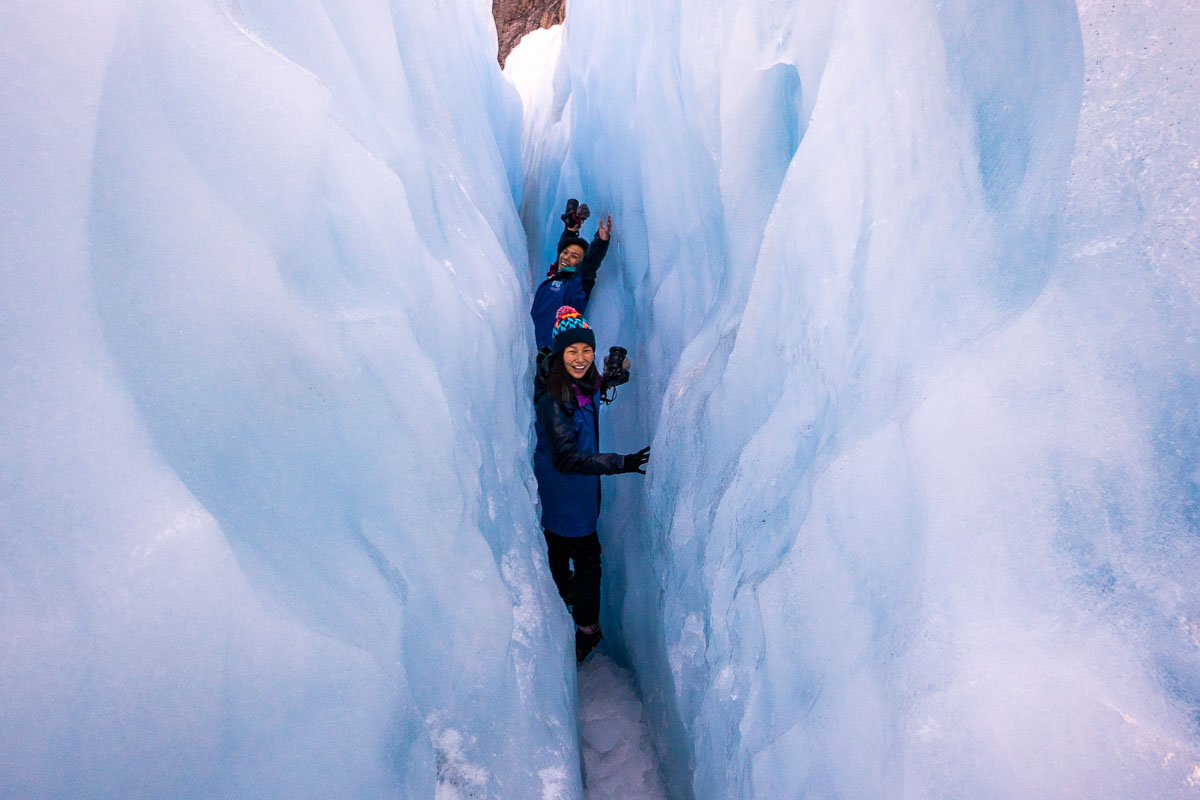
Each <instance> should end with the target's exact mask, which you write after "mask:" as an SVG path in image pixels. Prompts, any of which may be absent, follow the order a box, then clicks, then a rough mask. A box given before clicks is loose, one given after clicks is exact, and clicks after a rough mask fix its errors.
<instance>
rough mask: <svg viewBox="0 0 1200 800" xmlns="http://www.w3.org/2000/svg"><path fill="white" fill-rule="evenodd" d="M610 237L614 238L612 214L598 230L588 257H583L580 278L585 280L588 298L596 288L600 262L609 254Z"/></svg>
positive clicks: (584, 289)
mask: <svg viewBox="0 0 1200 800" xmlns="http://www.w3.org/2000/svg"><path fill="white" fill-rule="evenodd" d="M610 236H612V214H609V215H608V217H606V218H605V220H604V221H603V222H601V223H600V225H599V227H598V228H597V229H596V237H595V238H594V239H592V243H591V245H589V246H588V251H587V255H585V256H584V257H583V263H581V264H580V265H579V277H580V278H582V279H583V293H584V295H585V296H586V297H588V298H591V296H592V289H593V288H594V287H595V286H596V273H597V272H598V271H599V269H600V262H601V261H603V260H604V256H605V255H607V253H608V240H609V237H610Z"/></svg>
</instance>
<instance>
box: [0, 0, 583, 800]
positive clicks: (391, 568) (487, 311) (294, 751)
mask: <svg viewBox="0 0 1200 800" xmlns="http://www.w3.org/2000/svg"><path fill="white" fill-rule="evenodd" d="M85 6H86V7H85ZM4 17H5V22H4V26H3V27H4V31H3V34H0V37H2V38H3V42H4V46H3V48H0V74H2V75H3V76H4V80H3V81H0V84H3V86H2V88H0V108H2V109H3V112H4V113H3V114H0V145H2V149H3V150H4V152H5V153H6V156H5V158H4V159H3V160H2V162H3V163H2V164H0V182H2V184H3V186H4V187H5V189H4V197H3V200H0V264H2V267H0V269H2V272H0V275H2V277H0V282H2V285H3V290H2V291H0V342H2V344H0V358H2V364H3V372H4V376H5V377H4V381H3V385H2V386H0V410H2V413H0V420H2V422H0V465H2V466H0V469H2V470H3V476H2V480H0V529H2V531H3V534H2V536H0V565H2V567H0V631H2V639H3V645H2V646H0V743H3V746H2V747H0V751H2V752H3V755H2V756H0V796H3V797H12V798H17V797H20V798H38V797H54V798H64V797H89V798H101V797H120V798H133V797H153V798H161V797H177V798H185V797H196V798H213V797H236V798H248V797H281V798H283V797H286V798H297V797H322V798H327V797H354V798H367V797H406V798H418V797H430V798H432V797H434V796H435V795H436V796H437V797H445V798H449V797H455V796H463V797H466V796H482V795H487V796H491V797H504V796H510V797H512V796H522V797H535V796H537V797H542V798H546V800H550V799H551V798H578V797H581V783H580V778H579V772H580V769H579V756H578V745H577V734H576V729H575V710H574V704H575V697H574V661H573V659H572V658H571V656H570V653H569V652H568V649H567V644H568V628H567V625H568V620H567V618H566V616H565V613H564V612H563V610H562V609H561V605H560V604H559V603H558V602H557V595H556V594H555V593H554V590H553V587H552V586H551V584H550V582H549V579H548V577H547V576H546V570H545V557H544V555H543V554H542V552H541V548H542V547H543V545H542V544H541V538H540V535H539V533H540V532H539V531H538V529H537V523H536V517H535V514H534V495H533V494H532V493H531V486H532V472H531V469H530V466H529V459H528V450H529V428H530V411H529V404H528V396H527V394H528V390H527V386H528V376H529V365H528V361H529V359H528V358H527V357H526V353H527V352H528V351H529V348H530V342H531V341H532V340H531V339H530V338H529V337H528V334H527V332H526V331H525V329H524V323H525V321H526V320H527V302H528V300H527V297H528V291H529V287H528V285H527V283H526V282H524V281H523V280H522V279H521V278H520V276H519V273H518V271H517V270H516V269H515V268H514V264H515V263H517V262H520V263H521V265H522V268H523V267H524V259H525V240H524V233H523V231H522V229H521V225H520V221H519V218H518V216H517V213H516V205H515V202H514V198H515V197H519V192H520V183H521V162H520V153H519V136H520V103H519V100H518V98H517V95H516V94H515V92H514V91H513V90H512V88H511V86H510V85H509V84H508V83H507V82H505V81H504V80H503V78H502V77H501V75H500V72H499V70H498V68H497V66H496V64H495V61H494V56H493V55H492V54H494V51H495V31H494V27H493V25H492V22H491V19H490V17H489V16H488V8H487V7H486V5H485V4H483V3H481V2H467V1H466V0H463V2H451V3H439V4H436V5H431V4H423V3H402V4H401V3H388V2H366V3H354V4H332V5H331V4H325V3H320V2H294V3H293V2H289V3H279V2H274V0H238V2H227V1H226V0H214V1H212V2H210V1H208V0H154V2H146V3H141V2H121V1H120V0H111V1H106V2H99V3H89V4H85V5H84V6H78V7H75V6H72V7H70V8H68V7H67V5H66V4H62V3H50V4H45V3H38V2H25V0H18V2H16V3H9V4H7V5H6V7H5V13H4ZM450 87H452V91H451V90H450Z"/></svg>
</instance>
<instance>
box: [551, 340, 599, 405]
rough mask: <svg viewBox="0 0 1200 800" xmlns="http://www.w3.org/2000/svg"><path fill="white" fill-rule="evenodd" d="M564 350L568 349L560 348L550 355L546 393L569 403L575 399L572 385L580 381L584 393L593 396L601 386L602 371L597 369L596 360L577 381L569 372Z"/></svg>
mask: <svg viewBox="0 0 1200 800" xmlns="http://www.w3.org/2000/svg"><path fill="white" fill-rule="evenodd" d="M564 352H566V351H565V350H559V351H557V352H555V353H554V354H553V355H551V356H550V369H549V370H548V371H547V373H546V394H548V395H550V397H552V398H554V399H555V400H560V401H562V402H564V403H569V402H571V401H572V400H574V399H575V390H574V389H573V388H571V385H572V384H574V383H578V384H579V388H580V389H582V390H583V393H584V394H586V395H587V396H588V397H591V396H592V395H593V394H595V393H596V389H597V388H598V387H599V386H600V371H599V370H597V369H596V362H595V361H592V363H591V364H590V365H589V366H588V371H587V372H586V373H584V376H583V377H582V378H580V379H579V380H578V381H576V380H575V379H574V378H572V377H571V374H570V373H569V372H567V365H566V362H564V361H563V353H564Z"/></svg>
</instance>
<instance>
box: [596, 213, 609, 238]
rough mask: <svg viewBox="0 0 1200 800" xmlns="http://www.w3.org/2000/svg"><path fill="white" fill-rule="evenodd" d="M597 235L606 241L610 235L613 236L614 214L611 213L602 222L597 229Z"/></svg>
mask: <svg viewBox="0 0 1200 800" xmlns="http://www.w3.org/2000/svg"><path fill="white" fill-rule="evenodd" d="M596 235H597V236H599V237H600V238H601V239H602V240H604V241H606V242H607V241H608V237H609V236H612V214H609V215H608V217H607V218H606V219H605V220H604V222H601V223H600V227H598V228H597V229H596Z"/></svg>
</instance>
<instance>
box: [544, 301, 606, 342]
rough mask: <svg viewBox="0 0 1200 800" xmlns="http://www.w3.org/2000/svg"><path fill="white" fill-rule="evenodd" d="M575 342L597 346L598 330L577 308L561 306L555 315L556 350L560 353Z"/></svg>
mask: <svg viewBox="0 0 1200 800" xmlns="http://www.w3.org/2000/svg"><path fill="white" fill-rule="evenodd" d="M573 344H588V345H591V346H592V349H595V347H596V332H595V331H593V330H592V326H591V325H588V323H587V320H586V319H584V318H583V315H582V314H580V313H579V312H578V311H576V310H575V309H573V308H571V307H570V306H561V307H560V308H559V309H558V312H557V313H556V314H555V315H554V352H556V353H560V352H562V351H563V350H565V349H567V347H568V346H570V345H573Z"/></svg>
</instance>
